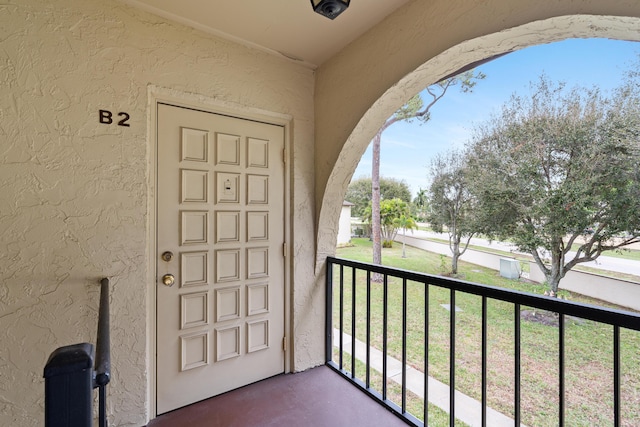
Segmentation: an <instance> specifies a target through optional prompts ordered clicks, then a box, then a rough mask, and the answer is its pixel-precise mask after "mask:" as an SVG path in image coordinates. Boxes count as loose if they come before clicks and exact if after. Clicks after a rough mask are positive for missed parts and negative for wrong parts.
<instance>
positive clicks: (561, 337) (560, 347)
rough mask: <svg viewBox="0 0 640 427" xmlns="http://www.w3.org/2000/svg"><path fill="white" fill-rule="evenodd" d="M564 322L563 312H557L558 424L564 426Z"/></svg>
mask: <svg viewBox="0 0 640 427" xmlns="http://www.w3.org/2000/svg"><path fill="white" fill-rule="evenodd" d="M564 328H565V323H564V314H560V313H558V379H559V385H558V394H559V402H558V425H559V426H560V427H564V422H565V421H564V414H565V406H564V394H565V382H564V380H565V377H564V375H565V372H564V359H565V353H564V347H565V342H564V338H565V335H564V334H565V329H564Z"/></svg>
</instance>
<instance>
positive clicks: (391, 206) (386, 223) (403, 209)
mask: <svg viewBox="0 0 640 427" xmlns="http://www.w3.org/2000/svg"><path fill="white" fill-rule="evenodd" d="M372 212H373V210H372V209H371V206H369V207H368V208H367V210H366V211H365V214H364V220H365V221H367V222H369V223H371V221H372ZM409 216H410V209H409V205H408V204H407V202H405V201H404V200H400V199H390V200H389V199H384V200H383V201H381V202H380V223H381V225H382V227H381V233H380V234H381V235H382V238H383V239H384V247H386V248H390V247H393V240H394V239H395V238H396V235H397V234H398V229H399V228H401V225H400V223H399V222H398V221H399V219H400V218H402V217H409Z"/></svg>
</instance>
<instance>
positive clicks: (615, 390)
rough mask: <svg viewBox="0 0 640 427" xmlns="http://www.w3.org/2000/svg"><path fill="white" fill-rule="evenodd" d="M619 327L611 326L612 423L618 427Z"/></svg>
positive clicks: (619, 420) (619, 416) (619, 415)
mask: <svg viewBox="0 0 640 427" xmlns="http://www.w3.org/2000/svg"><path fill="white" fill-rule="evenodd" d="M621 403H622V401H621V400H620V327H619V326H618V325H614V327H613V425H614V426H615V427H620V423H621V422H622V418H621V413H620V410H621V408H620V404H621Z"/></svg>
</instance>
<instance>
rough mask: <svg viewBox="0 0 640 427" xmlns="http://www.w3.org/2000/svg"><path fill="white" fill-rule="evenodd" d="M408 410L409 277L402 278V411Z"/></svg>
mask: <svg viewBox="0 0 640 427" xmlns="http://www.w3.org/2000/svg"><path fill="white" fill-rule="evenodd" d="M405 412H407V279H402V413H403V414H404V413H405Z"/></svg>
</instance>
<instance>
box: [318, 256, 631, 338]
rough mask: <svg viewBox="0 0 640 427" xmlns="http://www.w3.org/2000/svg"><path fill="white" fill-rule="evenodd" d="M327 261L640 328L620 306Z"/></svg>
mask: <svg viewBox="0 0 640 427" xmlns="http://www.w3.org/2000/svg"><path fill="white" fill-rule="evenodd" d="M327 262H328V263H329V264H337V265H344V266H346V267H352V268H356V269H361V270H367V271H371V272H373V273H380V274H385V275H387V276H392V277H397V278H400V279H407V280H410V281H414V282H420V283H424V284H429V285H433V286H439V287H442V288H446V289H453V290H455V291H460V292H465V293H468V294H473V295H478V296H485V297H487V298H491V299H495V300H499V301H505V302H510V303H513V304H520V305H524V306H528V307H535V308H538V309H541V310H547V311H552V312H556V313H559V314H564V315H568V316H574V317H579V318H582V319H588V320H593V321H596V322H600V323H605V324H609V325H615V326H620V327H623V328H627V329H632V330H636V331H640V313H634V312H630V311H623V310H616V309H611V308H606V307H600V306H596V305H591V304H585V303H579V302H575V301H566V300H561V299H558V298H554V297H547V296H543V295H535V294H531V293H527V292H521V291H515V290H511V289H504V288H498V287H495V286H489V285H481V284H478V283H473V282H467V281H465V280H459V279H450V278H446V277H441V276H436V275H432V274H426V273H419V272H416V271H409V270H403V269H400V268H393V267H384V266H381V265H376V264H370V263H366V262H360V261H353V260H347V259H343V258H336V257H327Z"/></svg>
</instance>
